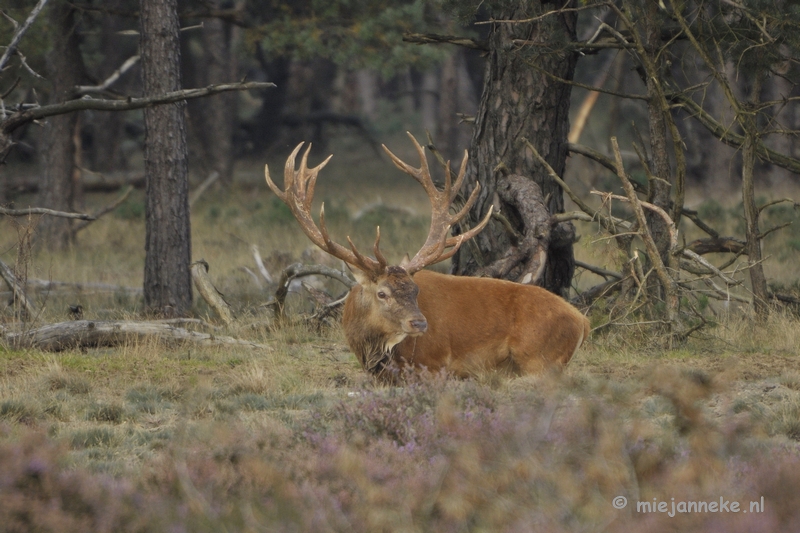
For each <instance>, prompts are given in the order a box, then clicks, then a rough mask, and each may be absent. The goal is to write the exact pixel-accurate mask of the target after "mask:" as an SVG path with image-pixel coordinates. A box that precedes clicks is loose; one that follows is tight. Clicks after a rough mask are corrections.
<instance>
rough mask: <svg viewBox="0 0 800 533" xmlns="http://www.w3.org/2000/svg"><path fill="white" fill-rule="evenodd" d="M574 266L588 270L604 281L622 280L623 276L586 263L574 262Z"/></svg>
mask: <svg viewBox="0 0 800 533" xmlns="http://www.w3.org/2000/svg"><path fill="white" fill-rule="evenodd" d="M575 266H576V267H580V268H582V269H584V270H588V271H589V272H594V273H595V274H597V275H598V276H602V277H603V278H605V279H608V278H614V279H622V278H623V277H624V276H623V275H622V274H620V273H619V272H614V271H613V270H606V269H605V268H600V267H598V266H594V265H590V264H588V263H584V262H583V261H578V260H577V259H576V260H575Z"/></svg>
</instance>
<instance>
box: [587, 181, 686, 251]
mask: <svg viewBox="0 0 800 533" xmlns="http://www.w3.org/2000/svg"><path fill="white" fill-rule="evenodd" d="M626 179H627V176H626ZM631 192H633V194H634V195H635V194H636V191H635V190H634V188H633V185H632V184H631ZM589 193H590V194H596V195H598V196H602V197H603V198H613V199H615V200H620V201H622V202H628V203H631V204H633V202H632V201H631V199H630V197H625V196H620V195H618V194H611V193H610V192H602V191H590V192H589ZM636 203H637V204H639V205H641V206H642V207H646V208H647V209H649V210H651V211H653V212H655V213H657V214H658V215H659V216H660V217H661V218H663V219H664V221H665V222H667V227H668V228H669V241H670V249H671V250H674V249H675V248H676V247H677V246H678V232H677V230H676V229H675V224H673V223H672V219H671V218H670V216H669V215H668V214H667V212H666V211H664V210H663V209H661V208H660V207H658V206H657V205H653V204H651V203H650V202H645V201H644V200H639V197H638V196H637V197H636ZM634 211H635V208H634Z"/></svg>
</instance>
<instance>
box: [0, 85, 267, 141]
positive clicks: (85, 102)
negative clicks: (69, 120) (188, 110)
mask: <svg viewBox="0 0 800 533" xmlns="http://www.w3.org/2000/svg"><path fill="white" fill-rule="evenodd" d="M271 87H275V84H274V83H268V82H256V81H248V82H238V83H222V84H219V85H209V86H208V87H202V88H198V89H183V90H180V91H172V92H169V93H165V94H160V95H157V96H150V97H147V98H125V99H122V100H108V99H95V98H89V97H83V98H80V99H77V100H68V101H66V102H61V103H58V104H51V105H44V106H40V105H36V106H34V107H30V108H26V109H24V110H21V111H17V112H15V113H13V114H12V115H11V116H9V117H8V118H7V119H6V120H5V121H3V122H2V124H0V130H2V134H3V135H6V136H7V135H9V134H10V133H11V132H13V131H14V130H16V129H17V128H19V127H20V126H23V125H25V124H28V123H29V122H33V121H34V120H39V119H43V118H47V117H52V116H56V115H64V114H66V113H72V112H74V111H86V110H90V109H92V110H95V111H129V110H131V109H142V108H145V107H153V106H156V105H162V104H171V103H174V102H181V101H183V100H190V99H192V98H202V97H204V96H211V95H214V94H219V93H223V92H227V91H247V90H254V89H268V88H271Z"/></svg>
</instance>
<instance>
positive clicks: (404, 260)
mask: <svg viewBox="0 0 800 533" xmlns="http://www.w3.org/2000/svg"><path fill="white" fill-rule="evenodd" d="M410 262H411V259H410V258H409V257H408V254H406V255H404V256H403V260H402V261H400V266H401V267H403V268H406V266H408V264H409V263H410Z"/></svg>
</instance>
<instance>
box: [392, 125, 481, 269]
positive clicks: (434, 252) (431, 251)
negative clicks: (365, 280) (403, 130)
mask: <svg viewBox="0 0 800 533" xmlns="http://www.w3.org/2000/svg"><path fill="white" fill-rule="evenodd" d="M408 137H409V138H410V139H411V142H413V143H414V147H415V148H416V149H417V153H418V154H419V161H420V167H419V168H414V167H412V166H410V165H408V164H406V163H404V162H403V161H401V160H400V158H398V157H397V156H396V155H394V154H393V153H392V152H391V151H390V150H389V149H388V148H386V145H382V146H383V149H384V151H385V152H386V153H387V154H389V157H390V158H391V159H392V162H393V163H394V164H395V166H396V167H397V168H399V169H400V170H402V171H403V172H405V173H406V174H408V175H410V176H411V177H412V178H414V179H415V180H417V181H418V182H419V183H420V185H422V188H423V189H425V192H426V193H428V198H429V199H430V202H431V228H430V231H429V232H428V238H427V239H426V240H425V244H423V245H422V248H420V249H419V251H418V252H417V254H416V255H415V256H414V257H413V258H412V259H411V260H410V261H409V262H408V263H406V264H404V265H403V267H404V268H405V269H406V272H408V273H409V274H413V273H415V272H418V271H419V270H422V269H423V268H425V267H426V266H428V265H432V264H434V263H438V262H439V261H444V260H445V259H449V258H450V257H452V256H453V255H454V254H455V253H456V252H457V251H458V249H459V248H460V247H461V245H462V244H464V243H465V242H466V241H468V240H469V239H471V238H472V237H474V236H475V235H477V234H478V233H480V231H481V230H482V229H483V228H484V227H486V224H488V223H489V218H490V217H491V216H492V208H491V207H490V208H489V212H488V213H486V216H485V217H484V219H483V220H482V221H481V222H480V224H478V225H477V226H475V227H474V228H472V229H471V230H469V231H467V232H466V233H462V234H461V235H457V236H455V237H452V236H451V237H448V234H449V232H450V228H451V227H452V225H453V224H456V223H458V222H459V221H460V220H461V219H462V218H464V216H466V214H467V213H468V212H469V210H470V208H471V207H472V205H473V204H474V203H475V201H476V200H477V199H478V192H479V191H480V189H481V186H480V184H477V186H476V187H475V190H473V191H472V194H470V195H469V198H468V199H467V202H466V203H465V204H464V207H462V208H461V210H460V211H459V212H458V213H456V214H455V215H450V206H451V205H452V204H453V200H455V198H456V195H457V194H458V191H459V189H460V188H461V183H462V182H463V181H464V174H465V173H466V170H467V158H468V154H467V151H466V150H465V151H464V159H463V160H462V161H461V168H460V169H459V171H458V176H457V177H456V182H455V183H454V184H453V183H451V180H450V162H449V161H448V162H447V167H446V168H445V178H444V190H443V191H440V190H439V189H437V188H436V185H434V183H433V180H432V179H431V171H430V168H429V167H428V158H427V156H426V155H425V149H424V148H423V147H422V146H420V144H419V143H418V142H417V140H416V139H415V138H414V136H413V135H411V133H408ZM448 248H449V250H448Z"/></svg>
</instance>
